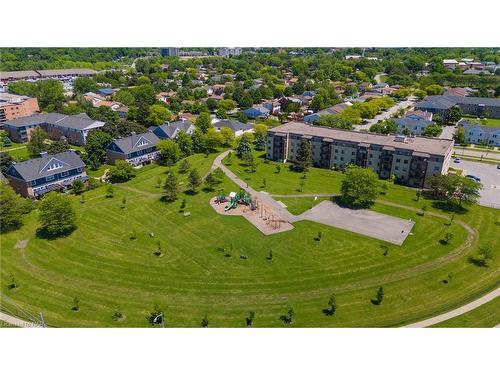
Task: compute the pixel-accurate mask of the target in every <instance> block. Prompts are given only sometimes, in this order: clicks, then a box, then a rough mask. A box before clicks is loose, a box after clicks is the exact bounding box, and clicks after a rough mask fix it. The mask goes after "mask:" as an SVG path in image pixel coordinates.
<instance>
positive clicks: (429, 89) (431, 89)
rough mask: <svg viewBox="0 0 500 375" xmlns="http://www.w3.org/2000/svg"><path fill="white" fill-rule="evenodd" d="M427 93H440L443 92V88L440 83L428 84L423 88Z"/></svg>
mask: <svg viewBox="0 0 500 375" xmlns="http://www.w3.org/2000/svg"><path fill="white" fill-rule="evenodd" d="M425 92H427V95H442V94H443V93H444V88H443V87H442V86H440V85H436V84H434V85H429V86H427V87H426V88H425Z"/></svg>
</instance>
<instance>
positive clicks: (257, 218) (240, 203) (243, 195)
mask: <svg viewBox="0 0 500 375" xmlns="http://www.w3.org/2000/svg"><path fill="white" fill-rule="evenodd" d="M210 205H211V206H212V207H213V208H214V209H215V210H216V211H217V212H218V213H219V214H221V215H232V216H243V217H245V218H246V219H247V220H248V221H250V222H251V223H252V224H253V225H254V226H255V227H257V228H258V229H259V230H260V231H261V232H262V233H264V234H266V235H268V234H273V233H279V232H284V231H288V230H291V229H293V225H292V224H290V223H289V222H288V221H286V220H283V219H282V218H281V217H280V216H279V214H277V213H276V212H275V211H274V210H272V209H271V208H270V207H268V206H267V205H265V204H264V203H263V202H262V200H261V199H259V198H254V197H252V195H251V194H250V193H248V192H247V191H245V190H244V189H241V190H240V192H238V193H236V192H231V193H230V194H229V195H226V194H225V193H224V191H223V190H221V191H220V192H219V194H218V195H217V196H216V197H214V198H212V199H211V200H210Z"/></svg>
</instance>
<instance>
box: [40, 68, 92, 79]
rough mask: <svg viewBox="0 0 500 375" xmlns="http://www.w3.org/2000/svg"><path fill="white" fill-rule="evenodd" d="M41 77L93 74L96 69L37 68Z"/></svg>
mask: <svg viewBox="0 0 500 375" xmlns="http://www.w3.org/2000/svg"><path fill="white" fill-rule="evenodd" d="M37 72H38V73H39V74H40V76H41V77H50V76H59V75H61V76H62V75H64V76H67V75H75V76H77V75H95V74H97V71H95V70H93V69H79V68H74V69H45V70H37Z"/></svg>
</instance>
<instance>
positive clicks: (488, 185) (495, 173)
mask: <svg viewBox="0 0 500 375" xmlns="http://www.w3.org/2000/svg"><path fill="white" fill-rule="evenodd" d="M453 167H454V168H460V169H463V171H464V175H467V174H471V175H473V176H477V177H479V178H480V179H481V183H482V184H483V188H482V189H481V196H480V198H479V202H478V203H479V204H480V205H481V206H487V207H494V208H500V169H497V167H496V165H493V164H487V163H480V162H476V161H469V160H462V161H461V162H460V163H458V164H456V163H453Z"/></svg>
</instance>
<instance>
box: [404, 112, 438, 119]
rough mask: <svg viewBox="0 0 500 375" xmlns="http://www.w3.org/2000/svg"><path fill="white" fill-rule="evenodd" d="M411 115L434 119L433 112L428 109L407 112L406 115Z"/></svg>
mask: <svg viewBox="0 0 500 375" xmlns="http://www.w3.org/2000/svg"><path fill="white" fill-rule="evenodd" d="M410 116H415V117H420V118H421V119H424V120H427V121H431V120H432V112H427V111H419V110H418V109H417V110H414V111H408V112H406V116H405V117H410Z"/></svg>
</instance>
